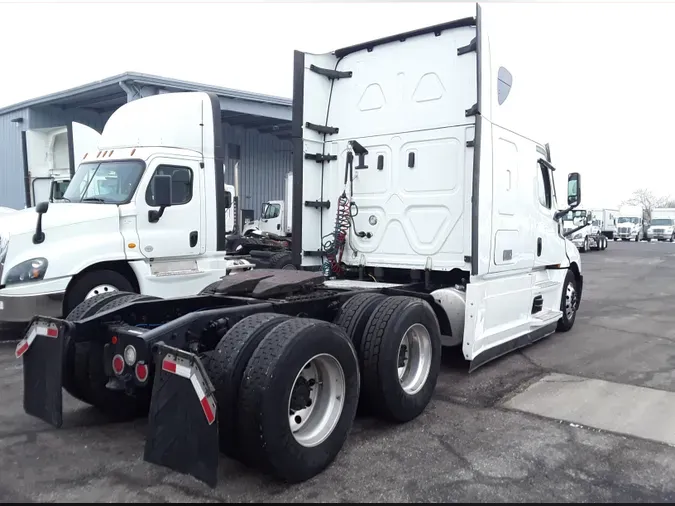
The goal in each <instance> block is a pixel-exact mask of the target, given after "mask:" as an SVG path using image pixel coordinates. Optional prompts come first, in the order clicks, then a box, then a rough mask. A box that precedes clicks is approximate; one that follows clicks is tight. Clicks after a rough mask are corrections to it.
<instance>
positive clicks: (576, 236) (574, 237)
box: [572, 232, 583, 240]
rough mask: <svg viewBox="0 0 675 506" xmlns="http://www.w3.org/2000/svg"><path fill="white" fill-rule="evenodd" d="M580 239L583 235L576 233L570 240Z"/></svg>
mask: <svg viewBox="0 0 675 506" xmlns="http://www.w3.org/2000/svg"><path fill="white" fill-rule="evenodd" d="M582 237H583V234H582V233H580V232H579V233H576V234H574V235H573V236H572V240H574V239H581V238H582Z"/></svg>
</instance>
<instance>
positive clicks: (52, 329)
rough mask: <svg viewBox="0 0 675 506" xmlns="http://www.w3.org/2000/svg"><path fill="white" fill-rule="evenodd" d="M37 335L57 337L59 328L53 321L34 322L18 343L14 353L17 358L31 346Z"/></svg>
mask: <svg viewBox="0 0 675 506" xmlns="http://www.w3.org/2000/svg"><path fill="white" fill-rule="evenodd" d="M37 336H46V337H51V338H53V339H56V338H57V337H59V329H58V327H57V326H56V325H54V324H53V323H41V322H38V323H34V324H33V325H31V327H30V329H28V332H27V333H26V335H25V337H24V338H23V339H22V340H21V341H19V344H17V345H16V351H15V352H14V354H15V355H16V358H21V357H22V356H23V355H24V354H25V353H26V352H27V351H28V349H29V348H30V346H31V344H33V341H35V338H36V337H37Z"/></svg>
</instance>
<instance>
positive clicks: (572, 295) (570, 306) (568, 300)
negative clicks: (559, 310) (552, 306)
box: [565, 283, 577, 320]
mask: <svg viewBox="0 0 675 506" xmlns="http://www.w3.org/2000/svg"><path fill="white" fill-rule="evenodd" d="M576 310H577V291H576V289H575V288H574V285H573V284H572V283H569V284H568V285H567V290H566V292H565V316H567V319H568V320H571V319H572V317H573V316H574V313H575V312H576Z"/></svg>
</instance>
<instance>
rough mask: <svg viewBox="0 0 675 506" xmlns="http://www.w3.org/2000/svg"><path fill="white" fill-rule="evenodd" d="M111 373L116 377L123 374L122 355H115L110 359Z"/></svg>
mask: <svg viewBox="0 0 675 506" xmlns="http://www.w3.org/2000/svg"><path fill="white" fill-rule="evenodd" d="M112 368H113V372H114V373H115V374H117V375H118V376H119V375H120V374H122V373H123V372H124V359H123V358H122V355H115V356H114V357H113V359H112Z"/></svg>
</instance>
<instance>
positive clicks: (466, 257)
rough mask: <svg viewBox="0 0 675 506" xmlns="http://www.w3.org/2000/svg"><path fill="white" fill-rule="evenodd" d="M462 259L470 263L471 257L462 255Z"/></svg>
mask: <svg viewBox="0 0 675 506" xmlns="http://www.w3.org/2000/svg"><path fill="white" fill-rule="evenodd" d="M464 261H465V262H466V263H467V264H470V263H471V257H470V256H469V255H466V256H465V257H464Z"/></svg>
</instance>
